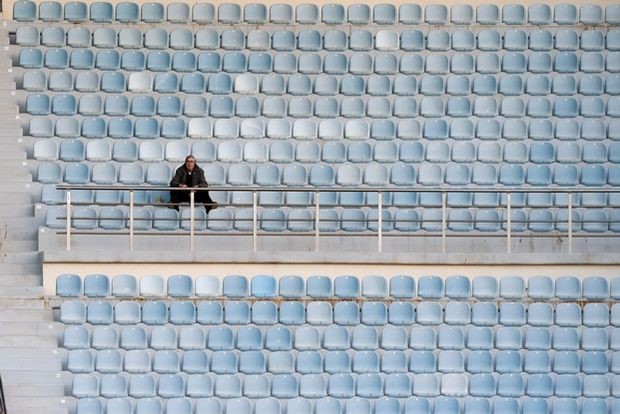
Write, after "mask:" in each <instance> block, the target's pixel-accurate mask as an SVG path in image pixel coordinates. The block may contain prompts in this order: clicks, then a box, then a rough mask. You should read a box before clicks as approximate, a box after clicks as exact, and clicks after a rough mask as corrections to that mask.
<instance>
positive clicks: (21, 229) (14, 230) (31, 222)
mask: <svg viewBox="0 0 620 414" xmlns="http://www.w3.org/2000/svg"><path fill="white" fill-rule="evenodd" d="M35 208H36V207H35ZM38 228H39V225H38V224H37V221H36V220H35V218H34V217H12V218H0V235H5V237H6V238H9V237H13V238H18V239H21V238H23V237H27V236H29V237H33V236H34V237H36V236H37V230H38Z"/></svg>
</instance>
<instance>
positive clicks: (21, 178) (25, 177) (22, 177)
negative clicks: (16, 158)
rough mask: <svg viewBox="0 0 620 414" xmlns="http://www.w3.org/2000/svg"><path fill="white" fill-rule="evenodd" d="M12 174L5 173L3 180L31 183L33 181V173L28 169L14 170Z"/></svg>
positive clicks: (6, 181)
mask: <svg viewBox="0 0 620 414" xmlns="http://www.w3.org/2000/svg"><path fill="white" fill-rule="evenodd" d="M9 174H10V175H5V176H4V177H3V179H2V180H3V181H4V182H5V183H31V182H32V174H30V173H29V172H28V171H26V169H25V168H24V169H23V170H14V171H13V172H12V173H9Z"/></svg>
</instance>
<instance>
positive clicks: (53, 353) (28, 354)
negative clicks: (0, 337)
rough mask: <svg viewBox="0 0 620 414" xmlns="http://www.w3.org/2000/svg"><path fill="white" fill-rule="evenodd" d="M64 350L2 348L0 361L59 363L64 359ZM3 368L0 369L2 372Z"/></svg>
mask: <svg viewBox="0 0 620 414" xmlns="http://www.w3.org/2000/svg"><path fill="white" fill-rule="evenodd" d="M67 353H68V352H67V350H66V349H51V348H41V347H39V348H37V347H23V346H22V347H18V348H3V349H2V353H1V354H0V360H8V359H26V358H32V359H47V360H49V361H60V362H62V360H63V359H66V356H67ZM3 358H4V359H3ZM2 370H3V368H0V371H2Z"/></svg>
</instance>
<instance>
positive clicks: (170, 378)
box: [72, 373, 620, 412]
mask: <svg viewBox="0 0 620 414" xmlns="http://www.w3.org/2000/svg"><path fill="white" fill-rule="evenodd" d="M616 378H620V377H616ZM186 382H187V384H186ZM582 383H583V384H582ZM619 387H620V379H616V380H615V381H612V380H610V379H608V378H607V377H605V376H598V375H592V376H585V377H584V378H583V380H580V379H571V378H569V376H560V377H559V379H557V378H553V377H551V376H549V375H548V374H532V375H527V376H525V375H516V374H504V375H503V376H499V378H498V379H497V380H496V379H495V378H494V377H493V376H491V375H488V374H478V375H476V376H473V377H471V378H470V377H468V376H466V375H463V374H457V373H452V374H444V375H441V376H439V375H433V374H418V375H415V376H413V377H409V376H406V375H403V374H388V375H386V376H385V378H383V376H381V375H378V374H360V375H357V376H356V377H354V376H353V375H351V374H334V375H325V376H323V375H320V374H309V375H303V376H299V377H297V376H293V375H290V374H279V375H278V374H277V375H273V376H272V377H271V378H268V377H267V376H265V375H248V376H245V377H241V376H234V375H218V376H215V378H212V377H209V376H205V375H189V376H185V375H181V374H162V375H159V376H157V377H156V376H155V375H149V374H134V375H128V376H127V377H125V376H122V375H104V376H103V377H101V385H100V381H99V377H97V376H95V375H88V374H81V375H75V376H74V377H73V387H72V394H73V396H74V397H77V398H97V397H99V396H100V395H101V396H103V397H107V398H119V397H126V396H127V395H129V396H131V397H134V398H154V397H156V396H159V397H163V398H182V397H185V396H186V395H187V396H189V397H193V398H201V397H202V398H205V397H211V396H214V395H215V396H217V397H220V398H240V397H241V396H245V397H248V398H253V399H256V398H269V397H275V398H278V399H289V398H296V397H299V396H301V397H305V398H324V397H327V396H329V397H334V398H354V397H362V398H381V397H384V396H387V397H398V398H405V397H410V396H412V395H415V396H424V397H434V396H439V395H443V396H451V397H466V396H473V397H487V398H488V397H493V396H496V395H498V396H501V397H520V396H523V395H527V396H530V397H539V398H540V397H542V398H549V397H552V396H554V395H555V396H558V397H568V398H578V397H581V396H582V395H583V396H584V397H590V398H606V397H609V396H611V395H612V393H613V395H615V396H617V395H618V393H619V392H620V390H618V388H619ZM100 388H101V392H100ZM363 401H364V402H366V403H367V404H368V405H370V403H369V402H368V401H367V400H363ZM248 403H249V401H248ZM575 405H576V404H575ZM235 412H239V411H235ZM358 412H359V411H358Z"/></svg>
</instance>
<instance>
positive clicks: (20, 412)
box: [11, 406, 75, 414]
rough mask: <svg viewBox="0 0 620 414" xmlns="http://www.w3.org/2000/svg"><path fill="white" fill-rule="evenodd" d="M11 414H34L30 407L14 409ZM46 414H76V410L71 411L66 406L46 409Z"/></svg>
mask: <svg viewBox="0 0 620 414" xmlns="http://www.w3.org/2000/svg"><path fill="white" fill-rule="evenodd" d="M11 414H32V408H30V407H24V408H20V407H13V408H12V411H11ZM45 414H75V410H73V411H70V408H67V407H65V406H62V407H59V408H56V407H54V408H52V407H49V408H46V409H45Z"/></svg>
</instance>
